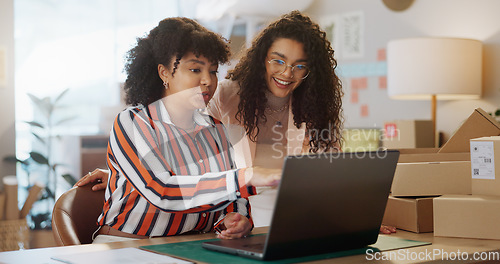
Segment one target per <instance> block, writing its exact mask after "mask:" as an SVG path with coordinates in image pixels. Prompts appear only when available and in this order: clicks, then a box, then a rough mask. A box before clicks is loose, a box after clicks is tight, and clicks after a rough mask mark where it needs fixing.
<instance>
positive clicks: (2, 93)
mask: <svg viewBox="0 0 500 264" xmlns="http://www.w3.org/2000/svg"><path fill="white" fill-rule="evenodd" d="M0 48H5V50H6V61H7V64H6V85H1V84H0V178H2V177H3V176H5V175H12V174H15V165H14V164H11V163H6V162H4V161H3V158H4V157H5V156H7V155H14V154H15V152H16V150H15V137H16V131H15V121H14V118H15V115H14V0H1V1H0ZM0 63H1V62H0ZM0 185H1V184H0Z"/></svg>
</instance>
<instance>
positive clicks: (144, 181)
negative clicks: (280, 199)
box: [94, 18, 280, 243]
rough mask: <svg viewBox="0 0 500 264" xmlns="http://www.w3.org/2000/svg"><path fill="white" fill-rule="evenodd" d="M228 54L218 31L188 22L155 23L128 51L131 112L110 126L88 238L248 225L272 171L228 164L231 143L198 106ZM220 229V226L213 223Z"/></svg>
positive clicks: (232, 231) (245, 229) (240, 230)
mask: <svg viewBox="0 0 500 264" xmlns="http://www.w3.org/2000/svg"><path fill="white" fill-rule="evenodd" d="M228 58H229V47H228V45H227V43H226V41H225V40H224V39H223V38H222V37H220V36H219V35H217V34H215V33H213V32H211V31H209V30H207V29H206V28H204V27H202V26H201V25H199V24H198V23H197V22H195V21H193V20H191V19H188V18H168V19H164V20H162V21H161V22H160V23H159V24H158V26H157V27H155V28H154V29H152V30H151V31H150V32H149V34H148V35H147V36H145V37H143V38H139V39H138V41H137V45H136V46H135V47H134V48H132V49H131V50H130V51H129V52H128V57H127V62H126V66H125V71H126V73H127V79H126V82H125V86H124V88H125V92H126V101H127V103H128V104H129V105H131V106H130V107H129V108H127V109H125V110H124V111H122V112H121V113H120V114H119V115H118V116H117V118H116V120H115V122H114V125H113V128H112V129H111V132H110V137H109V144H108V151H107V164H108V168H109V179H108V180H107V185H106V192H105V203H104V206H103V211H102V213H101V215H100V216H99V219H98V223H99V230H98V231H97V234H98V236H97V237H96V239H95V240H94V243H101V242H111V241H116V240H126V239H140V238H149V237H157V236H173V235H179V234H185V233H193V232H207V231H211V230H214V229H216V228H218V227H222V226H224V227H225V228H226V230H222V231H221V232H220V233H219V237H220V238H226V239H231V238H238V237H242V236H246V235H247V234H249V232H250V231H251V229H252V228H253V223H252V218H251V214H250V206H249V203H248V197H249V196H250V195H253V194H255V187H254V186H274V185H276V184H277V182H278V180H279V177H280V174H279V173H276V172H277V171H278V170H275V171H272V170H262V169H253V168H249V169H236V166H235V164H234V161H233V150H232V147H231V143H230V142H229V140H228V138H227V137H226V134H225V129H224V127H223V126H222V124H221V123H220V121H217V120H216V119H213V118H211V117H210V116H208V115H206V114H204V113H203V112H201V111H199V109H204V108H205V106H206V104H207V103H208V101H209V100H210V98H211V97H212V95H213V94H214V92H215V89H216V88H217V83H218V80H217V70H218V67H219V64H220V63H225V62H227V61H228ZM221 229H222V228H221Z"/></svg>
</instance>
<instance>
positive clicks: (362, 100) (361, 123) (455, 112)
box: [306, 0, 500, 138]
mask: <svg viewBox="0 0 500 264" xmlns="http://www.w3.org/2000/svg"><path fill="white" fill-rule="evenodd" d="M498 10H500V1H497V0H474V1H470V0H439V1H436V0H415V1H414V3H413V5H412V6H410V8H409V9H407V10H405V11H402V12H394V11H391V10H389V9H388V8H387V7H385V6H384V4H383V2H382V0H316V1H315V2H314V3H313V4H312V5H311V6H310V7H309V9H307V10H306V13H308V14H309V15H310V16H311V17H312V18H313V19H314V20H316V21H320V20H321V18H323V17H325V16H329V15H342V14H345V13H349V12H356V11H361V12H362V13H363V14H364V34H363V37H364V55H363V57H361V58H359V59H344V58H342V50H339V52H338V53H339V58H338V62H339V65H348V66H349V65H354V66H355V65H360V64H363V63H371V62H375V61H376V58H377V51H378V50H379V49H383V48H386V46H387V43H388V42H389V41H390V40H393V39H399V38H406V37H426V36H436V37H437V36H441V37H462V38H473V39H478V40H481V41H482V42H483V45H484V46H483V97H482V98H481V99H480V100H466V101H438V106H437V129H438V130H439V131H442V132H444V133H445V137H446V138H448V137H449V136H450V134H452V133H453V131H454V130H455V129H456V128H458V126H459V125H460V123H461V122H462V121H464V120H465V119H466V118H467V117H468V116H469V115H470V114H471V113H472V111H473V110H474V108H476V107H481V108H483V109H484V110H485V111H487V112H493V111H495V110H496V109H498V108H500V89H499V88H500V74H498V73H499V70H500V20H499V19H498ZM457 56H460V54H457ZM429 63H432V62H429ZM343 84H344V89H345V97H344V100H343V103H344V111H345V117H346V127H373V126H378V127H382V126H383V122H384V121H388V120H394V119H430V117H431V104H430V102H429V101H397V100H391V99H389V98H388V96H387V92H386V90H381V89H379V88H378V79H377V78H375V77H369V78H368V88H367V89H366V90H363V91H360V92H359V102H358V103H355V104H353V103H350V92H351V91H350V80H349V79H343ZM360 104H367V105H368V107H369V115H368V116H367V117H361V116H360V113H359V111H360Z"/></svg>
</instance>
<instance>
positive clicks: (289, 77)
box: [265, 38, 307, 97]
mask: <svg viewBox="0 0 500 264" xmlns="http://www.w3.org/2000/svg"><path fill="white" fill-rule="evenodd" d="M273 59H275V60H282V61H284V62H285V64H286V65H290V66H295V65H299V64H301V65H306V66H307V55H306V53H305V52H304V44H302V43H300V42H298V41H295V40H292V39H287V38H279V39H276V40H275V41H274V43H273V44H272V45H271V47H270V48H269V50H268V51H267V57H266V61H265V65H266V82H267V88H268V89H269V91H271V93H272V94H274V95H275V96H278V97H286V96H288V95H290V94H291V93H292V91H293V90H295V89H296V88H297V87H298V86H299V85H300V84H301V83H302V81H303V80H302V79H301V78H298V77H297V76H294V74H293V72H292V67H288V66H287V67H286V69H285V70H284V71H276V68H275V67H273V65H272V64H271V63H268V61H270V60H273Z"/></svg>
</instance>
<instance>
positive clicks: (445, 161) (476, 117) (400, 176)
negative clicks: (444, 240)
mask: <svg viewBox="0 0 500 264" xmlns="http://www.w3.org/2000/svg"><path fill="white" fill-rule="evenodd" d="M498 135H500V124H498V122H496V121H495V119H493V118H492V117H491V116H490V115H489V114H487V113H486V112H484V111H483V110H482V109H480V108H478V109H476V110H475V111H474V112H473V113H472V114H471V115H470V117H469V118H468V119H467V120H466V121H465V122H464V123H463V124H462V125H461V126H460V128H459V129H458V130H457V131H456V132H455V133H454V135H453V136H452V137H451V138H450V140H448V142H447V143H446V144H445V145H444V146H443V147H441V148H416V149H400V152H401V155H400V158H399V161H398V165H397V167H396V172H395V175H394V181H393V184H392V188H391V197H389V201H388V203H387V208H386V212H385V216H384V220H383V224H385V225H390V226H395V227H397V228H399V229H404V230H408V231H412V232H417V233H421V232H432V231H433V230H434V232H435V234H436V230H437V228H438V227H437V226H438V225H439V222H435V218H436V214H440V211H439V210H440V209H438V208H440V207H439V204H438V208H436V200H437V199H438V198H437V197H439V199H442V198H443V197H451V196H450V195H453V197H469V196H470V195H471V194H472V181H471V153H470V146H469V144H470V143H469V142H470V140H471V139H474V138H478V137H483V136H498ZM499 143H500V142H499ZM499 155H500V153H499ZM499 166H500V164H499ZM486 185H488V184H486ZM499 187H500V180H499ZM499 190H500V188H499ZM457 195H458V196H457ZM498 195H499V197H498V198H499V199H498V209H499V210H498V218H499V219H500V191H499V193H498ZM445 207H448V206H447V205H445ZM438 211H439V212H438ZM444 214H448V213H447V212H445V213H444ZM450 217H451V218H452V219H453V217H456V216H450ZM478 217H479V216H478ZM445 221H447V220H445ZM448 221H449V220H448ZM498 223H499V226H500V221H499V222H498ZM499 233H500V232H499Z"/></svg>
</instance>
